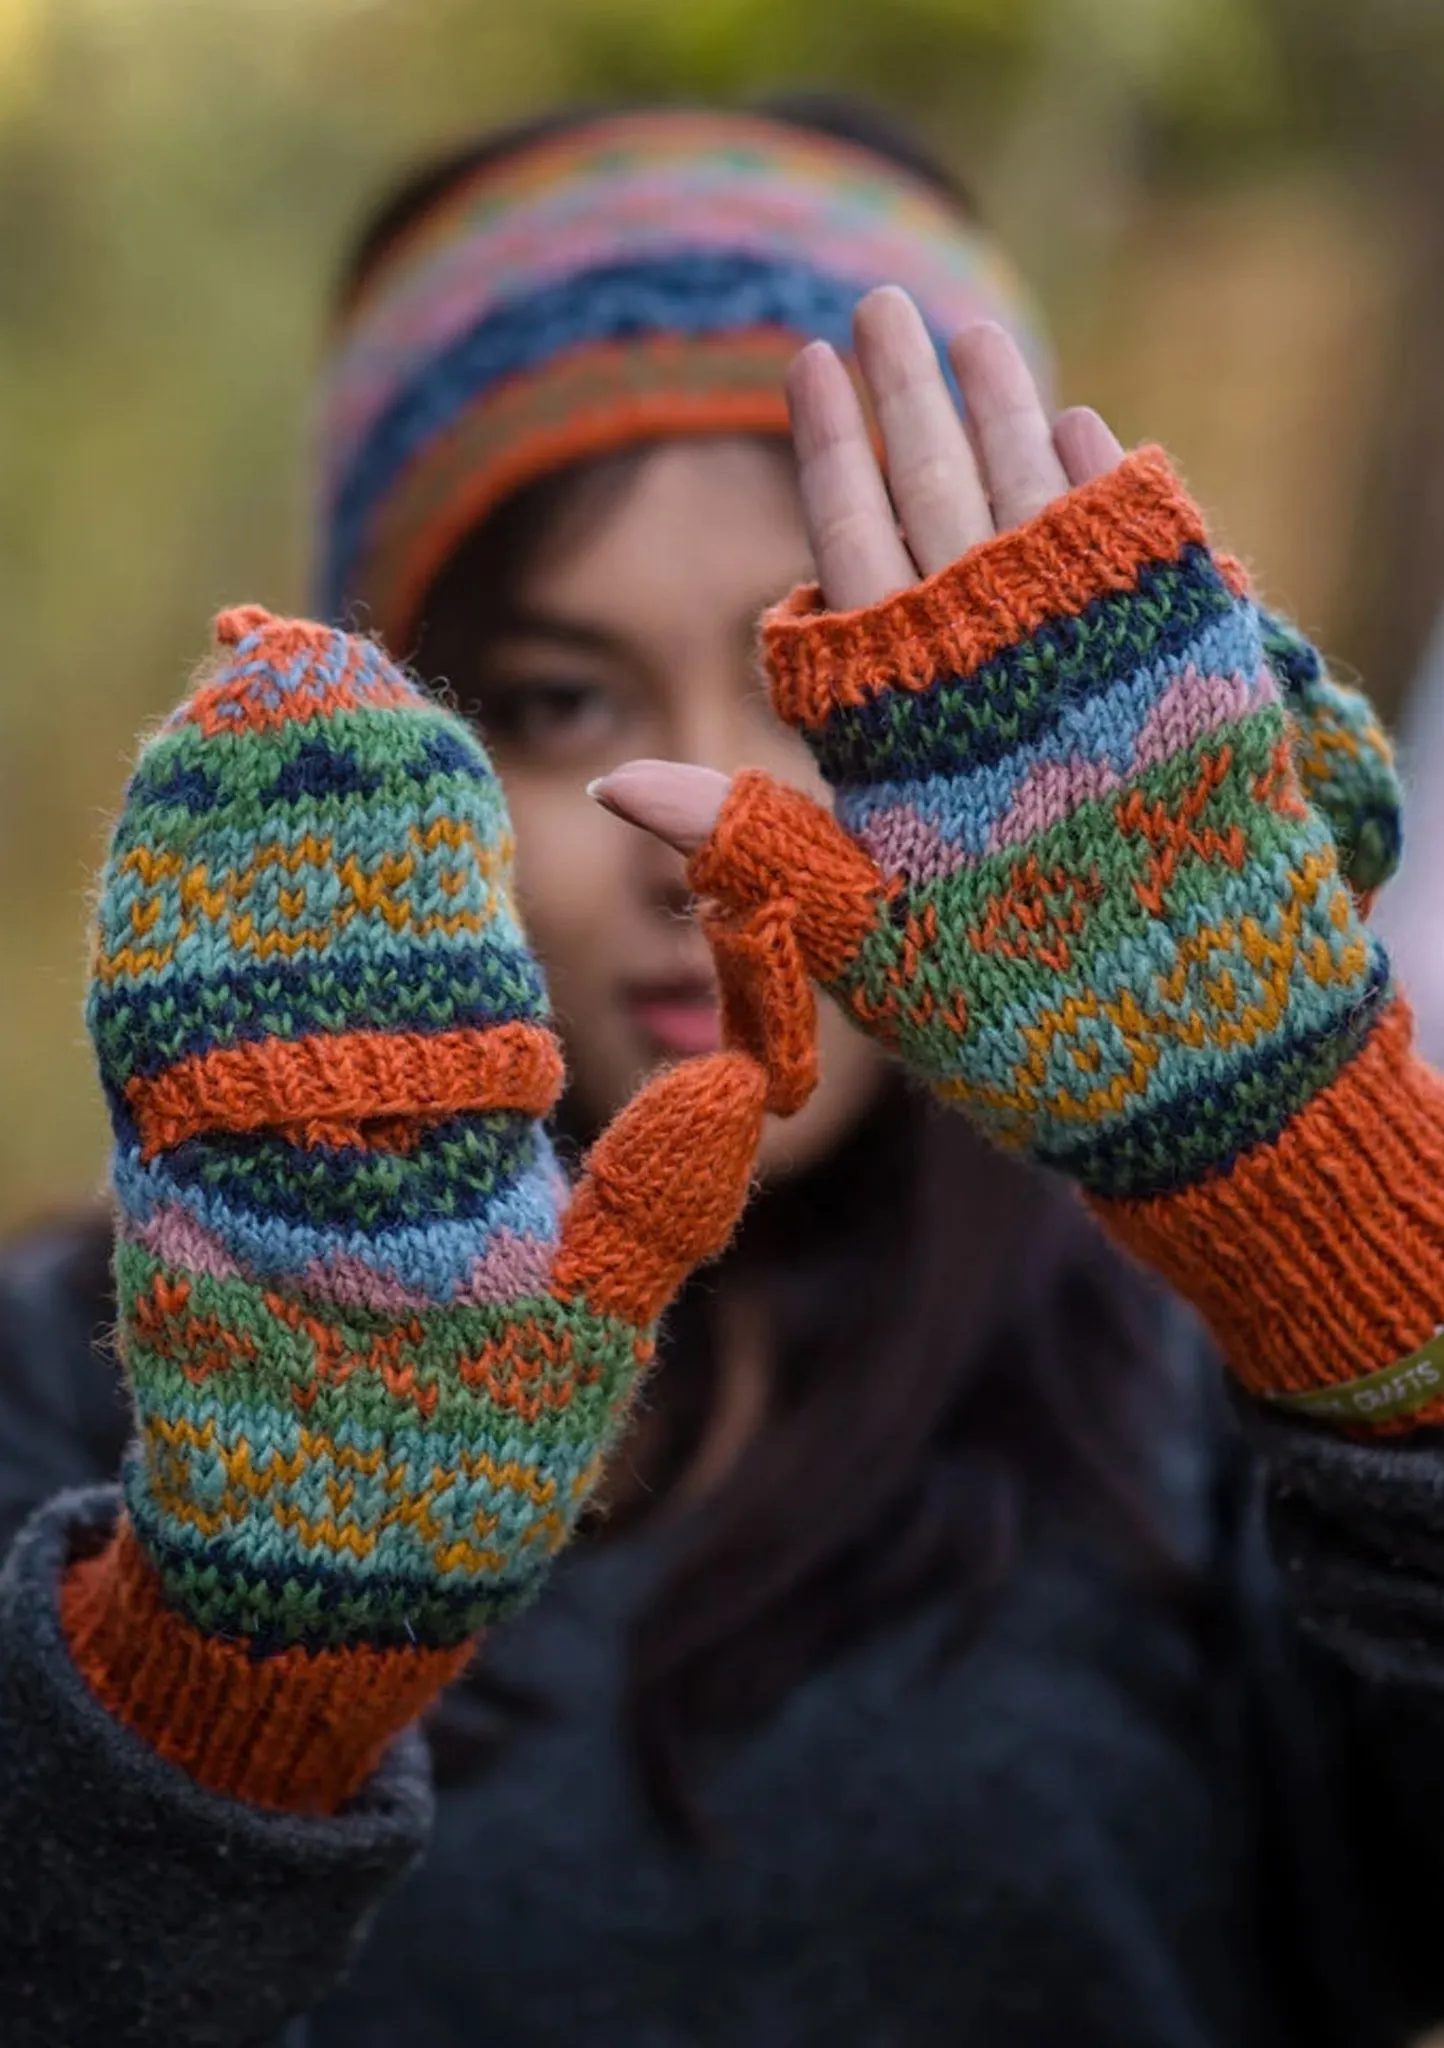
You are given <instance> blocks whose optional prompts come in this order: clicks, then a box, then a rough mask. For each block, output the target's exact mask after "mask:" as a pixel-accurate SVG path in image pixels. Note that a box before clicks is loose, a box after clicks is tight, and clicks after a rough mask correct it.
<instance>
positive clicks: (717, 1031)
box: [627, 982, 722, 1059]
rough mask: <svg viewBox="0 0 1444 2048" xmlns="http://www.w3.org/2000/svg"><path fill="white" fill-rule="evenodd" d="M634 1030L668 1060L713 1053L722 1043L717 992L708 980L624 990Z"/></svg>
mask: <svg viewBox="0 0 1444 2048" xmlns="http://www.w3.org/2000/svg"><path fill="white" fill-rule="evenodd" d="M627 1007H628V1009H629V1010H630V1011H631V1014H632V1018H633V1021H634V1022H635V1023H636V1025H637V1028H638V1030H640V1031H641V1032H642V1033H643V1034H644V1036H646V1037H647V1038H649V1039H650V1040H651V1041H652V1043H653V1045H654V1046H655V1047H656V1049H657V1051H658V1052H660V1053H663V1054H665V1055H667V1056H668V1057H669V1058H671V1059H691V1058H692V1057H693V1055H694V1054H697V1053H705V1052H716V1051H717V1050H718V1049H719V1048H720V1046H721V1044H722V1020H721V1016H720V1014H719V1012H718V1008H717V991H716V989H715V988H714V987H713V986H712V984H711V983H710V982H705V983H703V982H698V983H690V982H689V983H681V982H676V983H669V984H666V985H662V984H657V985H655V986H652V987H648V988H634V989H632V990H630V991H629V992H628V996H627Z"/></svg>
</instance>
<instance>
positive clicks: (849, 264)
mask: <svg viewBox="0 0 1444 2048" xmlns="http://www.w3.org/2000/svg"><path fill="white" fill-rule="evenodd" d="M881 283H892V284H901V285H903V286H905V287H906V288H907V289H908V290H909V291H910V292H911V293H912V294H913V296H914V298H915V299H916V300H917V302H918V304H919V306H920V307H921V309H922V311H923V314H924V317H925V318H926V319H927V321H928V324H929V327H930V328H931V330H932V332H933V334H934V335H935V337H936V338H937V339H938V340H939V342H942V341H943V340H945V339H946V338H947V337H948V336H949V335H950V334H952V333H955V332H956V331H957V329H958V328H960V327H962V326H965V325H966V324H967V323H968V322H969V321H973V320H978V319H997V320H1001V321H1002V322H1003V323H1004V324H1005V325H1006V326H1008V327H1009V328H1011V329H1012V331H1013V332H1014V333H1016V334H1018V335H1019V337H1020V339H1021V340H1022V341H1023V344H1024V346H1025V347H1026V348H1028V349H1029V351H1030V353H1031V354H1032V355H1033V357H1034V359H1035V361H1040V362H1041V357H1042V353H1043V352H1042V347H1041V344H1040V342H1039V341H1038V340H1037V338H1036V337H1037V329H1036V326H1035V325H1034V323H1033V321H1032V318H1031V315H1030V313H1029V311H1028V302H1027V300H1026V297H1025V294H1024V292H1023V289H1022V287H1021V285H1020V283H1019V281H1018V280H1017V278H1016V276H1015V275H1014V273H1013V272H1012V270H1011V269H1010V268H1009V266H1008V265H1007V264H1006V263H1005V262H1004V260H1003V259H1002V257H1001V256H1000V254H999V253H998V251H997V250H996V248H995V247H994V246H993V244H992V243H991V242H990V241H989V240H988V238H987V237H985V236H984V235H983V234H981V233H980V232H978V231H977V230H975V229H974V228H972V227H971V226H970V225H969V224H968V223H967V222H966V221H965V220H963V219H962V218H961V217H960V215H959V214H958V212H957V211H956V209H955V208H954V207H953V206H951V205H950V204H949V203H948V201H947V199H946V197H945V196H944V195H942V194H940V193H938V192H937V191H935V190H934V189H932V188H931V187H930V186H929V185H928V184H927V183H925V182H924V181H923V180H922V179H920V178H918V177H917V176H915V175H914V174H912V173H911V172H909V171H906V170H903V169H901V168H900V167H898V166H895V165H893V164H892V163H890V162H889V161H888V160H887V159H886V158H885V157H883V156H880V155H878V154H877V153H875V152H874V151H872V150H870V149H866V148H863V147H860V146H858V145H855V144H852V143H848V142H841V141H835V140H833V139H832V138H831V137H829V136H825V135H819V134H814V133H812V132H811V131H809V130H807V129H804V128H795V127H793V126H791V125H790V124H788V123H785V122H782V121H777V120H772V119H768V118H765V117H761V116H756V115H750V114H732V113H705V112H684V111H674V110H665V111H663V110H658V111H654V112H649V113H648V112H643V113H630V114H617V115H611V116H604V117H601V118H599V119H597V120H595V121H592V122H588V123H587V124H586V125H584V126H582V127H580V128H575V129H571V130H569V131H567V132H565V133H563V134H561V135H557V136H553V137H551V138H549V139H542V140H539V141H537V142H536V143H533V144H531V145H530V146H526V147H523V148H521V149H520V150H518V151H517V152H516V153H515V154H513V155H510V156H508V157H506V158H504V159H503V160H502V161H500V162H498V163H496V164H493V165H490V166H487V167H484V168H483V169H482V170H480V171H479V172H477V173H476V174H475V176H473V177H472V178H470V179H463V180H461V181H460V182H459V183H458V184H456V185H454V186H452V187H451V188H449V189H448V190H447V192H446V193H445V194H444V195H443V196H442V197H441V198H440V199H439V200H438V201H437V202H436V203H435V204H434V205H433V206H432V207H431V208H430V209H429V210H428V211H427V212H426V213H425V214H424V215H423V216H422V217H421V218H420V219H419V220H417V221H416V222H415V223H414V224H413V225H412V227H411V228H410V229H409V231H407V232H405V233H403V234H402V235H401V236H400V237H399V238H398V240H397V241H396V242H395V243H393V244H392V245H391V246H390V247H389V248H388V249H387V251H386V253H385V255H384V256H383V258H382V260H381V262H380V264H379V265H378V266H377V268H376V269H375V270H374V272H373V273H372V274H371V275H370V276H369V277H368V278H367V279H366V280H365V282H364V284H363V287H362V289H361V291H360V293H359V294H358V297H357V299H356V302H355V303H354V304H353V305H352V306H351V307H350V308H349V309H348V312H347V314H346V316H345V320H344V322H343V324H342V326H341V328H340V330H339V332H338V334H337V336H336V338H335V345H334V348H333V352H332V357H331V361H330V365H329V369H328V373H327V376H326V380H325V386H324V390H323V395H322V415H321V451H320V453H321V487H322V512H321V524H322V562H321V568H320V588H319V590H318V593H317V602H318V605H319V607H320V609H321V610H322V612H323V614H324V615H325V616H327V617H330V618H336V619H340V618H343V617H344V618H350V619H352V620H357V619H359V621H360V622H361V623H362V624H364V625H366V626H369V627H371V628H372V629H374V630H375V631H377V632H379V633H380V635H381V637H382V638H383V639H384V640H385V641H386V642H387V643H388V645H389V646H391V647H392V648H393V649H394V650H396V651H397V652H398V653H405V652H406V651H407V649H408V648H409V646H410V644H411V643H412V641H413V639H414V636H415V632H416V628H417V623H418V618H419V615H420V611H421V607H422V605H423V602H424V599H425V596H426V592H427V589H428V587H429V585H430V584H431V582H432V580H433V579H434V577H435V576H436V574H437V572H438V570H439V569H441V568H442V566H443V565H444V563H445V562H446V560H447V557H448V556H449V555H450V554H451V553H452V551H453V550H454V549H455V547H456V546H457V545H458V543H459V542H460V541H461V540H462V539H463V538H464V537H465V535H466V534H467V533H468V531H470V530H471V529H472V528H473V527H474V526H475V525H476V523H477V522H478V521H479V520H480V519H482V518H483V517H484V516H485V515H486V514H487V513H488V512H489V511H491V510H492V509H493V508H494V507H495V506H496V505H498V504H499V503H500V502H501V501H502V499H504V498H505V497H506V496H508V495H509V493H511V492H512V491H514V490H515V489H517V487H518V486H519V485H522V484H524V483H527V482H529V481H530V480H532V479H533V478H535V477H538V476H540V475H543V474H544V473H546V472H547V471H549V470H554V469H556V468H558V467H560V466H561V465H563V464H566V463H569V462H573V461H576V460H578V459H579V458H581V457H585V456H592V455H600V454H604V453H606V452H609V451H611V450H615V449H617V448H620V447H624V446H626V445H628V444H629V443H634V442H637V441H643V440H650V439H660V438H665V437H667V436H670V435H679V434H689V435H690V434H705V433H757V434H782V433H785V432H786V430H787V412H786V405H785V402H784V395H783V373H784V371H785V369H786V366H787V364H788V362H789V361H790V359H791V357H792V356H793V355H794V354H795V352H796V350H797V348H798V347H799V346H800V344H801V343H802V342H803V341H806V340H810V339H812V338H814V337H822V338H824V339H826V340H828V341H831V342H833V343H834V344H836V345H837V346H838V347H840V348H842V349H844V350H846V349H847V348H848V346H849V343H850V332H851V317H852V310H853V307H854V306H855V305H856V303H857V300H858V299H859V298H860V297H861V296H862V294H863V293H864V292H866V291H868V290H870V289H871V288H872V287H873V286H874V285H877V284H881Z"/></svg>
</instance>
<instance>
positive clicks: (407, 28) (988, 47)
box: [0, 0, 1444, 1222]
mask: <svg viewBox="0 0 1444 2048" xmlns="http://www.w3.org/2000/svg"><path fill="white" fill-rule="evenodd" d="M779 84H792V85H797V84H808V85H823V84H825V85H844V86H854V87H862V88H864V89H866V90H868V91H870V92H872V93H874V94H876V95H878V96H880V97H881V98H883V99H884V100H885V101H886V102H887V103H888V104H890V105H891V106H892V107H893V109H894V110H895V111H897V112H900V113H902V114H904V115H906V116H910V117H911V118H912V119H913V120H914V121H915V122H916V124H917V125H918V127H919V128H920V129H921V131H922V132H923V133H924V134H925V135H926V137H927V138H928V139H929V140H930V141H931V142H932V143H933V144H934V145H935V146H936V147H937V148H938V149H940V150H941V151H942V152H943V153H944V154H945V155H946V156H947V157H948V158H950V159H951V160H952V161H953V162H954V163H956V164H957V165H958V167H959V168H960V169H961V170H962V172H963V173H964V175H965V177H966V178H967V180H968V181H969V183H970V184H971V186H972V188H973V190H974V191H975V193H976V194H977V195H978V197H979V199H980V200H981V202H982V204H983V207H984V210H985V211H986V213H987V214H988V215H989V216H990V217H991V218H992V219H993V220H994V221H995V222H996V223H997V224H998V226H999V227H1000V229H1001V231H1002V232H1003V234H1004V235H1005V237H1006V238H1007V239H1008V240H1009V241H1010V242H1011V244H1012V246H1013V248H1014V251H1015V253H1016V254H1017V256H1018V257H1019V258H1020V259H1021V261H1022V262H1023V264H1024V266H1025V268H1026V269H1027V270H1028V271H1029V272H1030V273H1031V275H1032V277H1033V279H1034V281H1035V283H1036V285H1037V287H1038V289H1039V291H1040V293H1041V296H1042V298H1043V301H1044V303H1045V305H1046V307H1047V308H1048V311H1049V313H1050V315H1051V317H1052V320H1053V322H1054V325H1055V330H1056V333H1057V336H1058V340H1059V346H1060V354H1061V361H1062V387H1063V395H1064V396H1065V397H1066V398H1068V399H1070V400H1072V399H1082V398H1087V399H1089V400H1090V401H1092V402H1095V403H1098V404H1100V405H1101V406H1102V407H1103V408H1104V409H1105V410H1106V411H1108V412H1109V413H1110V415H1111V416H1112V417H1113V419H1114V421H1115V423H1116V425H1117V426H1118V428H1119V430H1120V431H1121V432H1123V433H1124V434H1125V435H1126V436H1129V437H1138V436H1144V435H1149V436H1156V437H1158V438H1160V439H1163V440H1165V441H1167V442H1168V443H1169V444H1170V445H1171V446H1172V447H1173V448H1174V450H1175V452H1176V453H1177V454H1178V455H1179V457H1180V458H1181V460H1182V462H1183V464H1184V466H1185V469H1186V470H1187V471H1188V473H1189V474H1190V476H1191V479H1192V481H1193V482H1194V484H1195V486H1196V487H1197V488H1198V490H1199V491H1200V493H1201V495H1202V496H1203V498H1204V499H1205V501H1206V502H1207V503H1208V504H1209V505H1210V507H1211V508H1212V509H1213V511H1214V512H1215V513H1216V514H1217V516H1218V519H1219V521H1220V523H1221V525H1222V527H1223V528H1224V529H1225V531H1226V532H1227V535H1228V537H1229V539H1230V540H1231V542H1232V543H1233V544H1234V546H1235V547H1236V548H1238V549H1240V550H1241V551H1242V552H1244V553H1246V554H1247V555H1249V556H1250V557H1251V558H1252V560H1253V561H1254V563H1255V565H1256V566H1257V568H1258V569H1259V571H1260V572H1261V574H1262V576H1263V578H1264V580H1265V582H1266V583H1267V585H1268V588H1269V590H1270V592H1271V594H1272V595H1273V596H1274V597H1275V598H1276V599H1277V601H1279V602H1282V603H1284V604H1287V605H1290V606H1292V607H1293V608H1294V609H1295V610H1296V611H1297V612H1298V613H1299V614H1300V615H1301V616H1302V617H1303V618H1304V619H1305V620H1306V622H1307V623H1308V624H1309V625H1310V627H1311V628H1313V630H1314V631H1315V632H1316V633H1317V634H1318V635H1319V636H1320V637H1321V638H1322V639H1323V640H1324V641H1325V643H1326V644H1327V646H1328V647H1329V649H1330V650H1331V652H1333V653H1334V654H1336V655H1338V656H1340V657H1342V660H1343V662H1344V664H1345V665H1346V666H1353V667H1356V668H1358V669H1359V670H1361V671H1362V672H1364V674H1365V675H1366V676H1367V677H1368V678H1369V680H1370V682H1371V684H1372V686H1373V687H1374V690H1375V694H1376V695H1377V696H1378V697H1379V698H1380V699H1381V701H1383V702H1384V703H1385V704H1386V705H1387V706H1390V707H1392V708H1397V706H1398V703H1399V701H1400V698H1401V694H1402V692H1403V690H1404V688H1405V687H1406V683H1407V678H1408V676H1409V674H1410V671H1411V667H1412V664H1413V662H1414V660H1415V658H1416V656H1417V654H1418V651H1419V648H1420V646H1421V644H1422V641H1423V638H1424V636H1425V632H1426V629H1427V626H1428V622H1429V620H1430V618H1431V616H1432V614H1433V611H1434V608H1435V606H1436V603H1437V601H1438V599H1439V596H1440V593H1441V588H1444V376H1441V374H1440V371H1441V365H1440V363H1439V360H1438V349H1437V337H1438V334H1439V332H1440V330H1441V325H1444V134H1441V132H1440V131H1441V127H1444V124H1441V123H1440V122H1439V120H1438V115H1437V109H1438V107H1439V105H1440V104H1441V95H1444V6H1441V5H1440V4H1439V0H1372V4H1371V5H1370V6H1369V7H1368V8H1367V9H1366V8H1361V7H1359V6H1357V5H1355V4H1348V5H1346V4H1344V0H0V991H3V998H0V1222H15V1221H17V1220H20V1219H22V1218H25V1217H29V1216H33V1215H36V1214H39V1213H42V1212H44V1211H46V1210H49V1209H52V1208H54V1207H56V1206H57V1205H59V1204H62V1203H65V1202H68V1201H70V1200H73V1199H75V1198H77V1197H79V1196H83V1195H84V1194H86V1193H87V1192H88V1191H90V1190H92V1189H93V1188H94V1187H95V1185H96V1183H97V1179H98V1176H99V1173H100V1169H101V1161H102V1151H103V1141H102V1129H101V1118H100V1113H99V1107H98V1103H97V1100H96V1097H95V1094H94V1090H93V1087H92V1083H91V1078H90V1072H89V1064H88V1058H87V1054H86V1050H85V1045H84V1037H83V1031H82V1026H81V1021H80V997H81V974H82V958H83V930H84V921H85V895H86V888H87V878H88V876H89V873H90V871H91V869H92V868H93V866H94V864H95V861H96V859H97V856H98V852H99V848H100V844H101V838H102V834H103V831H104V826H105V821H106V817H107V814H108V812H109V811H110V810H111V809H112V808H113V806H114V804H115V802H116V800H117V797H118V794H119V789H120V785H121V781H122V777H123V774H124V770H125V765H126V763H127V761H128V759H129V756H130V754H131V751H132V748H133V742H134V735H135V732H136V729H137V727H138V726H140V725H141V724H142V723H143V722H145V721H146V720H148V719H150V718H152V717H154V716H155V715H157V714H158V713H159V712H161V711H162V710H163V709H165V708H166V706H167V705H168V704H169V703H170V702H171V701H173V700H174V698H175V697H176V696H177V695H178V694H179V693H180V691H181V689H182V687H183V685H184V682H185V678H186V674H187V671H188V668H189V666H190V664H191V662H192V661H193V659H194V658H195V657H196V655H197V654H198V653H199V652H200V650H201V648H202V646H203V644H204V640H205V635H206V626H207V620H208V616H209V614H210V612H211V611H212V610H213V609H214V608H215V607H216V606H218V605H219V604H221V603H223V602H226V601H231V600H235V599H238V598H253V597H254V598H259V599H262V600H264V601H266V602H268V603H271V604H273V605H276V606H280V607H286V606H296V605H301V604H303V603H304V599H305V589H306V436H307V415H308V397H309V390H310V386H311V380H312V376H313V371H314V367H315V364H316V361H317V357H318V353H319V350H320V346H321V340H322V334H323V329H324V306H325V300H326V294H327V289H328V286H329V283H330V280H331V277H332V275H333V273H334V271H335V268H336V265H337V261H338V256H339V250H340V246H341V242H342V240H343V238H344V236H345V234H346V233H347V231H348V228H349V227H350V225H351V224H352V223H353V221H354V220H355V218H356V216H357V214H358V211H359V210H360V209H361V208H363V207H364V205H365V204H366V202H367V201H368V199H369V198H370V197H371V196H372V195H373V194H374V193H375V192H376V191H377V190H378V188H379V187H380V186H381V185H382V184H383V183H384V181H385V180H386V179H387V178H388V177H389V176H390V175H391V174H392V173H393V172H394V171H395V170H397V169H398V168H399V167H401V166H403V165H404V164H406V163H407V162H408V161H409V160H411V159H413V158H414V157H415V156H417V155H418V154H419V153H421V152H423V151H425V150H427V149H428V148H430V147H433V146H436V145H440V144H444V143H447V142H449V141H452V140H455V139H457V138H459V137H460V136H462V135H463V134H465V133H466V132H467V131H469V130H471V129H474V128H476V127H477V126H479V125H483V124H486V123H488V122H491V121H493V120H495V119H499V118H505V117H511V116H515V115H517V114H520V113H524V112H527V111H531V110H533V109H535V108H537V107H539V106H542V105H544V104H546V103H547V102H549V101H553V100H557V99H576V98H582V99H592V98H602V99H609V98H616V97H625V96H628V95H631V96H637V95H646V94H654V93H679V94H686V95H689V96H701V97H706V98H724V97H731V96H736V95H743V94H748V93H752V92H755V91H757V90H760V89H763V88H766V87H768V86H775V85H779Z"/></svg>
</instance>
